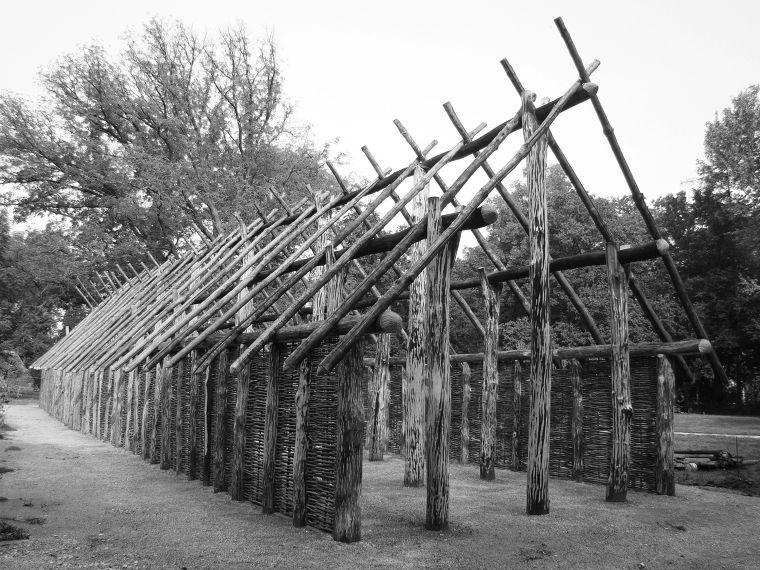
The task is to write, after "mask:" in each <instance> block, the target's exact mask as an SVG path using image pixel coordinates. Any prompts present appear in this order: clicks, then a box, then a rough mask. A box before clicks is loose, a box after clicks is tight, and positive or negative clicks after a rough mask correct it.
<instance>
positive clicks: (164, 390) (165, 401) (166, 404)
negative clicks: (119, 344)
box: [159, 368, 175, 469]
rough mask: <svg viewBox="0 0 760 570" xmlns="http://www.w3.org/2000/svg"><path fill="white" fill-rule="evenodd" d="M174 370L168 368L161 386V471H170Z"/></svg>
mask: <svg viewBox="0 0 760 570" xmlns="http://www.w3.org/2000/svg"><path fill="white" fill-rule="evenodd" d="M174 372H175V370H174V368H168V369H167V370H166V371H165V372H164V375H165V378H164V379H163V380H162V381H163V384H162V385H161V441H160V443H159V447H160V449H161V456H160V463H161V469H171V428H172V426H171V422H172V376H173V375H174Z"/></svg>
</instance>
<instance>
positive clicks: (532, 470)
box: [522, 91, 552, 515]
mask: <svg viewBox="0 0 760 570" xmlns="http://www.w3.org/2000/svg"><path fill="white" fill-rule="evenodd" d="M534 100H535V95H534V94H533V93H530V92H528V91H526V92H523V95H522V104H523V105H522V119H523V135H524V137H525V140H526V141H527V140H528V139H529V138H530V137H531V135H532V134H533V132H534V131H535V130H536V129H537V127H538V125H537V121H536V117H535V115H534V113H533V101H534ZM527 163H528V167H527V177H528V221H529V223H530V226H529V230H530V231H529V241H530V288H531V291H530V293H531V294H530V352H531V360H530V385H531V398H530V416H529V417H530V419H529V423H528V484H527V513H528V514H529V515H544V514H547V513H548V512H549V424H550V417H551V384H552V378H551V366H552V351H551V328H550V323H549V315H550V311H549V302H550V301H549V299H550V297H549V234H548V232H549V226H548V219H547V209H546V180H545V177H546V137H542V138H541V139H539V141H538V142H537V143H536V144H535V146H534V147H533V148H532V149H531V150H530V153H529V154H528V159H527Z"/></svg>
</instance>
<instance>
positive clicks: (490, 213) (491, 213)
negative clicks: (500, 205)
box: [480, 205, 499, 226]
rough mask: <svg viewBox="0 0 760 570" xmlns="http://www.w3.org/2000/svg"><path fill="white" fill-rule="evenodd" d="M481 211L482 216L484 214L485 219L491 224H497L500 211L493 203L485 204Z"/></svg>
mask: <svg viewBox="0 0 760 570" xmlns="http://www.w3.org/2000/svg"><path fill="white" fill-rule="evenodd" d="M480 212H481V216H483V221H484V222H485V223H486V224H487V225H489V226H490V225H491V224H495V223H496V221H497V220H498V219H499V211H498V210H497V209H496V208H494V207H493V206H491V205H486V206H483V207H482V208H481V209H480Z"/></svg>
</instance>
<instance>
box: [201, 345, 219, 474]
mask: <svg viewBox="0 0 760 570" xmlns="http://www.w3.org/2000/svg"><path fill="white" fill-rule="evenodd" d="M217 358H218V357H217ZM212 366H218V362H217V359H216V358H215V359H214V360H213V361H212V362H211V364H210V365H209V366H208V367H207V368H206V371H205V373H204V376H203V449H202V452H203V456H202V459H203V461H202V463H201V483H202V484H203V485H205V486H206V487H208V486H209V485H211V441H212V439H211V434H210V433H209V431H210V429H209V428H210V426H211V422H212V420H213V414H214V410H213V407H212V403H213V401H212V398H211V393H212V391H213V388H212V386H211V367H212Z"/></svg>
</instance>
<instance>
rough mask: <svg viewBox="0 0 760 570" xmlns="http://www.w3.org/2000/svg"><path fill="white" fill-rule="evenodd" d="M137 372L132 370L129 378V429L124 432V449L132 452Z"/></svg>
mask: <svg viewBox="0 0 760 570" xmlns="http://www.w3.org/2000/svg"><path fill="white" fill-rule="evenodd" d="M136 374H137V370H136V369H135V370H131V371H130V372H129V376H128V378H127V420H126V422H127V427H126V429H125V430H124V449H128V450H130V451H132V440H133V439H134V431H133V429H132V422H133V418H134V406H135V375H136Z"/></svg>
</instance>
